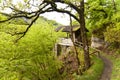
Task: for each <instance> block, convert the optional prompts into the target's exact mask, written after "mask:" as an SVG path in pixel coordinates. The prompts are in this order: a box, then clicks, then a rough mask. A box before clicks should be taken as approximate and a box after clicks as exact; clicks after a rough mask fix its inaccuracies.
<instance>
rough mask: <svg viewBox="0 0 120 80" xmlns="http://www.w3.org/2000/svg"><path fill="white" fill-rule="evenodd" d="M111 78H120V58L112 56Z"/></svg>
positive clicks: (114, 79) (115, 79) (116, 79)
mask: <svg viewBox="0 0 120 80" xmlns="http://www.w3.org/2000/svg"><path fill="white" fill-rule="evenodd" d="M112 61H113V71H112V76H111V80H120V58H114V59H112Z"/></svg>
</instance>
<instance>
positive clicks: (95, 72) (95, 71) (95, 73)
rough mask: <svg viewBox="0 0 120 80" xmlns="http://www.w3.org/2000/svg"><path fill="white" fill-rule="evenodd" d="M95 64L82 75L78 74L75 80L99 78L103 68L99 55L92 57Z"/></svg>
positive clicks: (94, 79)
mask: <svg viewBox="0 0 120 80" xmlns="http://www.w3.org/2000/svg"><path fill="white" fill-rule="evenodd" d="M92 61H93V64H92V66H91V67H90V69H88V70H87V71H86V72H84V73H83V75H82V76H79V75H76V74H74V76H75V78H76V79H75V80H98V79H99V77H100V75H101V74H102V70H103V62H102V60H101V59H99V58H97V57H95V56H94V57H92Z"/></svg>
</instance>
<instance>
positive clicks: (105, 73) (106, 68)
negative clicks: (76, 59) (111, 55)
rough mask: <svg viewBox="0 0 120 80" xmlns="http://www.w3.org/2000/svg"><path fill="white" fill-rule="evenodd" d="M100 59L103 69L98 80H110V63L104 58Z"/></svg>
mask: <svg viewBox="0 0 120 80" xmlns="http://www.w3.org/2000/svg"><path fill="white" fill-rule="evenodd" d="M100 58H101V59H102V61H103V62H104V69H103V72H102V75H101V77H100V80H110V78H111V73H112V62H111V61H110V60H109V59H108V58H106V57H105V56H101V55H100Z"/></svg>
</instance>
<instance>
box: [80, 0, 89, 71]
mask: <svg viewBox="0 0 120 80" xmlns="http://www.w3.org/2000/svg"><path fill="white" fill-rule="evenodd" d="M79 18H80V22H79V23H80V27H81V29H80V31H81V38H82V43H83V50H84V61H85V69H88V68H89V67H90V56H89V47H88V40H87V35H86V30H85V18H84V0H82V1H81V2H80V12H79Z"/></svg>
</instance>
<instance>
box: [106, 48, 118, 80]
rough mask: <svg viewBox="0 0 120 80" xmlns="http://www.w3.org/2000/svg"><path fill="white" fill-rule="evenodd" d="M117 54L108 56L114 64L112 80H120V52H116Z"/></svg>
mask: <svg viewBox="0 0 120 80" xmlns="http://www.w3.org/2000/svg"><path fill="white" fill-rule="evenodd" d="M114 52H115V53H112V54H111V55H106V54H104V55H105V56H106V57H108V58H109V59H110V60H111V61H112V64H113V68H112V75H111V80H120V50H115V51H114Z"/></svg>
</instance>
